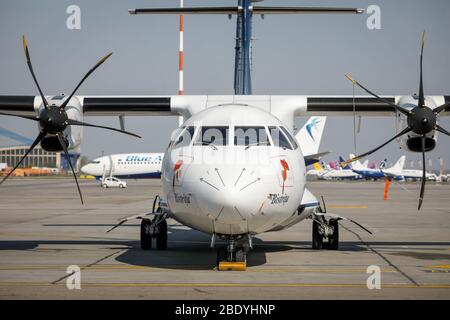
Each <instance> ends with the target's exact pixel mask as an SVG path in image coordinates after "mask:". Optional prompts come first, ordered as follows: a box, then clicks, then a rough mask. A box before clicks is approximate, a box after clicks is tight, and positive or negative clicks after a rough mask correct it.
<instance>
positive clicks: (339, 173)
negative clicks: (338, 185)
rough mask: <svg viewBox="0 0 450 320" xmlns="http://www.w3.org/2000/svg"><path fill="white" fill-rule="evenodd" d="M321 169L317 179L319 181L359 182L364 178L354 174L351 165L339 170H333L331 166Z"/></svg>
mask: <svg viewBox="0 0 450 320" xmlns="http://www.w3.org/2000/svg"><path fill="white" fill-rule="evenodd" d="M319 168H320V169H321V170H319V171H318V172H317V178H318V179H324V180H359V179H361V178H362V176H361V175H360V174H358V173H356V172H354V171H353V170H352V169H351V167H350V165H347V166H345V167H343V168H338V169H332V168H330V167H329V166H327V167H326V169H322V167H320V165H319Z"/></svg>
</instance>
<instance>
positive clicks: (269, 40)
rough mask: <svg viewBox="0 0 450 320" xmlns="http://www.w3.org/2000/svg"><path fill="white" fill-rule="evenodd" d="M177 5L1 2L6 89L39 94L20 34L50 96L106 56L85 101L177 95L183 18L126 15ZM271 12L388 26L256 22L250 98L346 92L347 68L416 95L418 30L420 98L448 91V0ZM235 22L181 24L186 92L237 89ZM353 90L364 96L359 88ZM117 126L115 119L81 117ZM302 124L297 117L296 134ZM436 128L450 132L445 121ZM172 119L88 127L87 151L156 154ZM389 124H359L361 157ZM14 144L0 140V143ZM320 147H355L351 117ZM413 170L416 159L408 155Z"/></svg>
mask: <svg viewBox="0 0 450 320" xmlns="http://www.w3.org/2000/svg"><path fill="white" fill-rule="evenodd" d="M178 3H179V2H178V0H166V1H156V0H151V1H149V0H130V1H121V0H95V1H92V0H71V1H62V0H41V1H26V0H1V1H0V43H1V46H0V94H27V95H33V94H37V90H36V88H35V86H34V84H33V81H32V78H31V76H30V74H29V72H28V69H27V66H26V63H25V58H24V54H23V49H22V43H21V35H22V34H26V35H27V38H28V42H29V46H30V51H31V56H32V61H33V65H34V69H35V72H36V74H37V77H38V79H39V81H40V84H41V87H42V88H43V90H44V92H45V93H46V94H57V93H60V92H66V93H69V92H70V91H71V90H72V89H73V87H74V86H75V85H76V83H77V82H78V81H79V80H80V78H81V77H82V76H83V75H84V73H85V72H86V71H87V70H88V69H89V68H90V67H91V66H92V65H93V64H95V63H96V62H97V61H98V59H99V58H100V57H101V56H103V55H105V54H106V53H107V52H109V51H113V52H114V55H113V56H112V57H111V58H110V59H109V60H108V61H107V62H106V63H105V64H104V65H102V66H101V67H100V68H99V69H98V70H97V71H96V72H95V73H94V74H93V75H92V76H91V77H90V78H89V79H88V80H87V81H86V82H85V84H83V86H82V87H81V88H80V90H79V91H78V94H84V95H93V94H97V95H98V94H101V95H103V94H105V95H106V94H111V95H117V94H124V95H126V94H144V95H145V94H149V95H158V94H164V95H172V94H176V93H177V89H178V19H177V17H176V16H131V15H129V14H128V12H127V9H129V8H137V7H158V6H174V7H175V6H177V5H178ZM236 3H237V1H234V0H220V1H219V0H217V1H216V0H214V1H206V0H185V5H186V6H188V5H192V6H194V5H197V6H201V5H206V4H208V5H218V6H219V5H235V4H236ZM72 4H75V5H78V6H79V7H80V8H81V29H80V30H69V29H68V28H67V27H66V20H67V18H68V17H69V15H68V14H67V13H66V9H67V7H68V6H69V5H72ZM262 4H264V5H286V6H294V5H299V6H302V5H303V6H322V5H324V6H345V7H347V6H348V7H352V6H355V7H359V8H367V7H368V6H369V5H378V6H379V7H380V8H381V27H382V28H381V30H369V29H368V28H367V26H366V20H367V18H368V15H367V14H364V15H288V16H266V17H265V19H264V20H262V19H261V18H260V17H255V18H254V24H253V30H254V37H255V38H256V40H255V41H254V43H253V90H254V94H302V95H303V94H305V95H308V94H311V95H312V94H351V93H352V85H351V84H350V83H349V82H348V81H347V80H346V79H345V78H344V73H351V74H352V75H353V76H354V77H355V78H356V79H358V80H359V81H360V82H362V83H364V84H365V85H366V86H368V87H369V88H371V89H372V90H374V91H375V92H377V93H379V94H386V95H391V94H396V95H402V94H411V93H413V92H416V91H417V90H418V82H419V46H420V33H421V32H422V30H424V29H426V31H427V39H426V50H425V64H424V68H425V74H424V81H425V92H426V94H429V95H450V60H449V58H448V54H449V52H450V32H449V31H450V1H448V0H430V1H422V0H371V1H346V0H341V1H322V0H315V1H311V0H310V1H300V0H298V1H294V0H291V1H281V0H278V1H275V0H267V1H265V2H264V3H262ZM234 36H235V18H232V20H228V18H227V17H226V16H220V15H218V16H187V17H185V92H186V94H232V93H233V67H234ZM357 93H358V94H362V93H363V92H361V91H357ZM86 120H87V121H89V122H91V123H98V124H102V125H112V126H118V125H119V121H118V119H116V118H111V117H110V118H100V117H90V118H86ZM305 120H306V119H298V120H297V126H298V127H300V126H301V125H302V124H303V122H304V121H305ZM441 124H442V125H443V126H444V127H445V128H447V129H448V130H450V119H449V118H448V117H447V118H445V119H443V121H441ZM176 125H177V119H176V118H175V117H139V118H134V117H129V118H126V129H127V130H130V131H134V132H136V133H138V134H141V135H142V136H143V139H141V140H138V139H132V138H129V137H128V136H122V135H119V134H114V133H111V132H108V131H102V130H98V129H91V128H87V129H85V131H84V140H83V144H82V153H83V154H85V155H87V156H88V157H91V158H92V157H95V156H97V155H100V154H102V152H104V153H105V154H108V153H119V152H135V151H137V152H158V151H163V150H164V148H165V146H166V145H167V143H168V139H169V137H170V132H171V131H172V130H173V129H174V128H175V127H176ZM0 126H1V127H4V128H6V129H9V130H12V131H15V132H17V133H20V134H23V135H25V136H27V137H32V138H34V137H35V136H36V135H37V130H36V127H35V124H33V123H29V122H27V121H26V120H20V119H12V118H9V117H8V118H6V117H0ZM394 130H395V124H394V119H393V118H370V119H369V118H363V121H362V131H361V133H360V134H359V135H358V151H366V150H367V149H369V148H371V147H373V146H376V145H379V144H381V143H382V142H384V141H385V140H387V139H388V138H390V137H391V136H393V135H394V134H395V131H394ZM12 144H15V142H14V141H12V140H9V139H7V138H3V137H0V145H12ZM321 149H322V150H324V151H325V150H331V151H333V154H332V156H331V157H328V158H329V159H331V158H336V157H337V156H338V155H339V154H342V155H344V156H346V155H347V154H348V153H349V152H352V151H353V119H352V118H351V117H345V118H329V121H328V123H327V127H326V128H325V133H324V140H323V146H322V148H321ZM403 153H404V152H403V151H402V150H399V147H398V144H396V143H392V144H391V145H390V146H389V147H387V148H385V149H383V150H382V151H379V152H377V153H376V154H374V155H373V156H372V159H373V160H380V159H383V158H385V157H387V158H388V161H389V162H395V161H396V160H397V159H398V157H400V156H401V155H402V154H403ZM406 155H407V164H408V165H409V161H410V160H415V159H418V158H419V157H418V155H417V154H413V153H406ZM431 157H432V158H433V159H434V167H435V168H437V161H436V159H437V158H438V157H444V159H445V161H446V167H450V138H448V137H443V136H440V137H439V142H438V147H437V148H436V149H435V151H433V152H432V153H431Z"/></svg>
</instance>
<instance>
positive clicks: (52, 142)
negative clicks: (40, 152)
mask: <svg viewBox="0 0 450 320" xmlns="http://www.w3.org/2000/svg"><path fill="white" fill-rule="evenodd" d="M64 99H66V96H65V95H64V94H61V95H58V96H54V97H52V98H51V99H49V100H48V103H49V104H50V105H56V106H58V105H61V103H62V102H63V101H64ZM43 107H44V106H43V105H41V107H40V108H43ZM65 111H66V113H67V116H68V118H69V119H72V120H77V121H83V110H82V107H81V103H80V101H79V100H78V98H77V97H72V99H70V101H69V103H68V104H67V106H66V108H65ZM63 133H64V141H65V142H66V146H67V149H68V150H69V151H71V150H72V151H75V152H79V149H80V145H81V139H82V137H83V129H82V127H80V126H68V127H67V128H66V129H65V130H64V131H63ZM41 147H42V149H44V150H46V151H50V152H60V151H62V150H63V149H62V147H61V144H60V143H59V140H58V137H56V136H54V135H47V136H46V137H45V138H44V139H42V141H41Z"/></svg>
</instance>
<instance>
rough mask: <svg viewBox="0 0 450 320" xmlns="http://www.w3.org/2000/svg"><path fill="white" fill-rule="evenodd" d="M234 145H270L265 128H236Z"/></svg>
mask: <svg viewBox="0 0 450 320" xmlns="http://www.w3.org/2000/svg"><path fill="white" fill-rule="evenodd" d="M234 145H236V146H268V145H270V142H269V137H268V136H267V131H266V128H264V127H234Z"/></svg>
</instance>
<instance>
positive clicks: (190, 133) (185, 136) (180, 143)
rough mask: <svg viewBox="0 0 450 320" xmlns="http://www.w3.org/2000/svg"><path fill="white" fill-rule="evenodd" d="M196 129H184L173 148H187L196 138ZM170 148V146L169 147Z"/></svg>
mask: <svg viewBox="0 0 450 320" xmlns="http://www.w3.org/2000/svg"><path fill="white" fill-rule="evenodd" d="M194 132H195V127H192V126H190V127H182V128H181V134H179V135H178V137H176V139H175V141H173V142H172V143H171V146H172V147H178V148H181V147H186V146H188V145H190V144H191V142H192V138H193V137H194ZM169 147H170V146H169Z"/></svg>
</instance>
